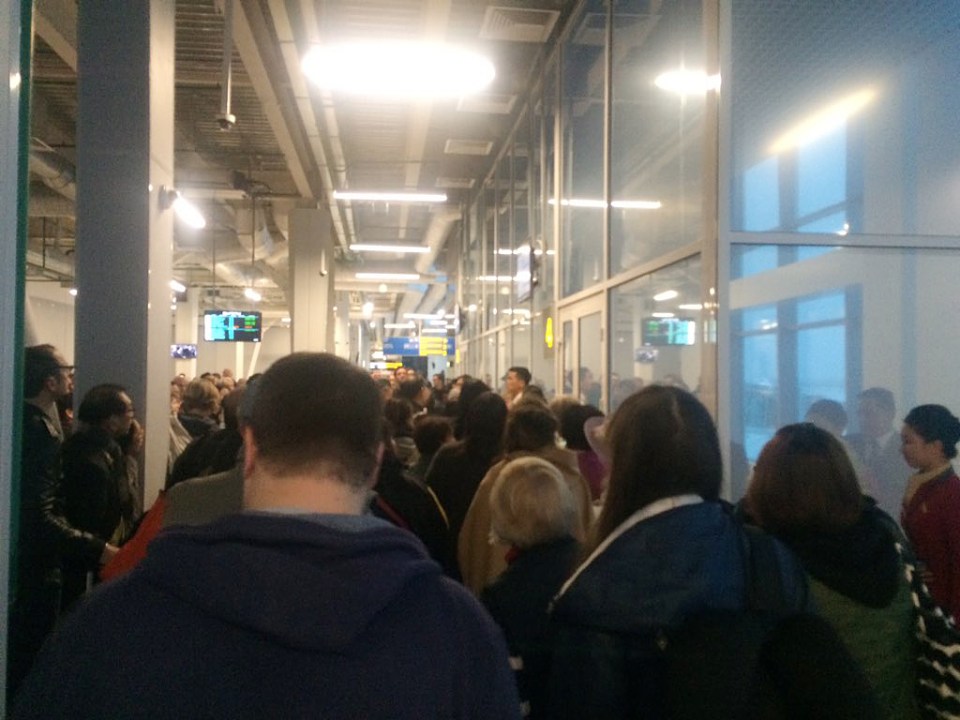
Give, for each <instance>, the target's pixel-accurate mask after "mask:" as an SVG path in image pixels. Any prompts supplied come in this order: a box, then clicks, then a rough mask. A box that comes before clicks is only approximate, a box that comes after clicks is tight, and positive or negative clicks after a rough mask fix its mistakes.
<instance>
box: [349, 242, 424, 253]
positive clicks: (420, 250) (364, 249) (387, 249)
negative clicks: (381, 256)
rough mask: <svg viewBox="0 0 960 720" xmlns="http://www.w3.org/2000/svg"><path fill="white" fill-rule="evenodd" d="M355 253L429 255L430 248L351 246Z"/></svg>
mask: <svg viewBox="0 0 960 720" xmlns="http://www.w3.org/2000/svg"><path fill="white" fill-rule="evenodd" d="M350 249H351V250H352V251H353V252H381V253H428V252H430V248H428V247H427V246H426V245H366V244H364V243H357V244H356V245H351V246H350Z"/></svg>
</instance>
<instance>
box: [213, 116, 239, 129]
mask: <svg viewBox="0 0 960 720" xmlns="http://www.w3.org/2000/svg"><path fill="white" fill-rule="evenodd" d="M236 124H237V116H236V115H234V114H233V113H222V114H220V115H217V126H218V127H219V128H220V129H221V130H223V131H224V132H226V131H227V130H233V126H234V125H236Z"/></svg>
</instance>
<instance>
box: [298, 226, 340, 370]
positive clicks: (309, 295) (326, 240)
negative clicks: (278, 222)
mask: <svg viewBox="0 0 960 720" xmlns="http://www.w3.org/2000/svg"><path fill="white" fill-rule="evenodd" d="M333 273H334V262H333V231H332V225H331V222H330V213H329V211H328V210H327V209H326V208H319V209H298V210H294V211H293V212H291V213H290V292H291V294H292V296H293V301H292V302H291V303H290V307H291V313H290V317H291V318H292V320H293V325H292V331H291V333H290V337H291V345H292V348H291V350H293V351H299V350H311V351H315V352H316V351H323V352H334V348H335V345H334V320H333V305H334V292H333Z"/></svg>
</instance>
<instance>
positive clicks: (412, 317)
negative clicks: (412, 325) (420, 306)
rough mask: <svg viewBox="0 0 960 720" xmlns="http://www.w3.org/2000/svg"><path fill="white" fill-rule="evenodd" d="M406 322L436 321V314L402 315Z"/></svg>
mask: <svg viewBox="0 0 960 720" xmlns="http://www.w3.org/2000/svg"><path fill="white" fill-rule="evenodd" d="M403 316H404V317H405V318H407V320H436V318H437V316H436V313H404V314H403Z"/></svg>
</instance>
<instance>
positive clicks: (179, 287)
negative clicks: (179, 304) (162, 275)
mask: <svg viewBox="0 0 960 720" xmlns="http://www.w3.org/2000/svg"><path fill="white" fill-rule="evenodd" d="M170 289H171V290H173V291H174V292H178V293H182V292H186V291H187V286H186V285H184V284H183V283H181V282H177V281H176V280H171V281H170Z"/></svg>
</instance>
